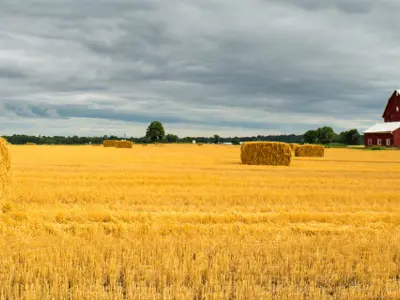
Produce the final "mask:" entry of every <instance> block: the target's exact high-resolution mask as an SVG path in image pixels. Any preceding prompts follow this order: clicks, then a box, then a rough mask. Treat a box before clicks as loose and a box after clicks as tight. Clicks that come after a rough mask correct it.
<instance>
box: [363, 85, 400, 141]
mask: <svg viewBox="0 0 400 300" xmlns="http://www.w3.org/2000/svg"><path fill="white" fill-rule="evenodd" d="M382 118H383V119H384V121H385V122H384V123H380V124H375V125H374V126H372V127H370V128H368V129H367V130H365V131H364V145H365V147H371V146H386V147H400V91H397V90H395V91H394V92H393V94H392V96H391V97H390V98H389V100H388V102H387V104H386V108H385V111H384V112H383V116H382Z"/></svg>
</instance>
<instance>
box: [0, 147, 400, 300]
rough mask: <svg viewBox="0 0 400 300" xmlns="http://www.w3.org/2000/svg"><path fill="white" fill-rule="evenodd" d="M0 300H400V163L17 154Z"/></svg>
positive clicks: (360, 155)
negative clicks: (265, 163) (283, 163)
mask: <svg viewBox="0 0 400 300" xmlns="http://www.w3.org/2000/svg"><path fill="white" fill-rule="evenodd" d="M10 151H11V154H12V173H11V175H12V180H13V191H14V192H13V195H12V198H11V199H8V200H7V201H5V202H3V203H2V204H1V211H0V249H1V251H0V299H397V298H400V230H399V229H400V205H399V204H400V193H399V184H398V182H399V174H400V152H398V151H363V150H350V149H326V152H325V157H324V158H299V157H293V158H292V162H291V166H290V167H287V166H248V165H242V164H240V147H236V146H223V145H204V146H203V147H198V146H196V145H165V146H163V147H159V146H152V145H149V146H147V147H143V146H140V145H134V146H133V148H132V149H116V148H103V147H91V146H37V147H30V146H10Z"/></svg>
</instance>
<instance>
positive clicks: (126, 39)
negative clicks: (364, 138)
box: [0, 0, 400, 135]
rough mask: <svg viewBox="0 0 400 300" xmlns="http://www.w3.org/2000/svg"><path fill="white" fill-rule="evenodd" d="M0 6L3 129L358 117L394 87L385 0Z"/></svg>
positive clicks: (277, 126) (292, 124)
mask: <svg viewBox="0 0 400 300" xmlns="http://www.w3.org/2000/svg"><path fill="white" fill-rule="evenodd" d="M0 4H1V7H2V9H1V10H0V18H1V20H2V21H3V22H2V27H1V29H0V38H1V40H2V44H1V45H0V89H1V91H2V95H1V96H0V103H1V104H2V105H1V106H0V107H1V112H2V117H0V118H2V120H1V119H0V123H2V124H6V123H7V122H11V123H12V124H15V122H16V120H18V122H19V123H18V124H19V125H18V126H17V125H14V126H15V128H16V130H17V129H18V130H21V124H24V122H25V123H26V124H31V123H29V122H31V121H32V122H34V121H35V122H38V123H40V124H46V122H48V124H51V123H52V122H54V120H57V119H58V120H60V122H61V123H62V124H63V126H67V128H65V130H64V131H63V132H71V133H73V132H74V131H75V130H77V128H79V126H80V125H79V124H85V128H86V127H88V126H90V124H95V123H96V124H97V121H98V120H100V119H101V120H102V122H104V123H107V122H109V123H110V124H111V123H112V124H115V122H122V123H121V124H122V125H121V124H120V123H118V126H119V127H118V128H120V127H121V128H122V127H123V126H126V128H132V126H135V128H136V129H135V130H137V131H141V130H142V129H143V127H144V126H145V124H146V123H147V122H149V121H150V120H153V119H160V120H163V121H164V122H165V123H167V124H168V125H170V126H171V128H173V129H174V130H176V131H177V132H178V133H180V134H182V135H183V134H189V133H193V134H205V135H206V134H211V133H213V132H218V131H223V132H229V130H232V134H235V132H242V133H244V132H245V133H249V134H264V133H272V132H302V131H304V130H306V129H308V128H310V127H311V126H322V125H331V126H333V127H335V128H336V129H337V130H342V129H345V128H350V127H357V128H359V129H363V128H365V127H368V126H369V125H370V124H371V123H373V122H376V121H379V120H380V116H381V113H382V110H383V109H384V106H385V104H386V103H385V102H386V100H387V98H388V97H389V96H390V94H391V92H392V91H393V89H395V88H398V87H400V84H398V83H397V78H399V76H400V71H399V70H398V68H397V66H396V63H395V62H396V61H399V59H400V52H399V50H400V49H399V48H400V45H399V42H398V38H397V32H398V31H399V29H400V24H399V23H398V22H396V21H395V18H393V17H389V16H392V15H393V11H394V10H395V9H396V8H399V7H400V4H398V3H397V2H396V1H394V0H382V1H380V2H379V5H378V4H377V3H376V1H372V0H363V1H361V0H348V1H345V0H334V1H325V2H324V1H317V0H298V1H294V0H282V1H272V0H263V1H262V0H250V1H239V0H234V1H228V2H226V1H215V0H205V1H201V2H199V1H194V0H193V1H185V2H182V1H178V0H172V1H161V0H146V1H144V0H137V1H128V0H115V1H111V0H99V1H95V2H94V1H77V0H56V1H50V0H40V1H38V0H35V1H22V2H21V1H18V2H17V1H14V2H10V1H0ZM4 111H6V112H7V113H3V112H4ZM10 120H11V121H10ZM69 120H70V121H71V122H69ZM72 120H73V121H72ZM80 122H81V123H80ZM91 122H92V123H91ZM61 123H60V124H61ZM7 124H8V126H10V125H9V124H10V123H7ZM123 124H125V125H123ZM27 126H30V125H27ZM82 126H83V125H82ZM93 126H94V125H93ZM179 126H180V127H179ZM104 127H107V126H104ZM12 128H13V126H11V127H8V130H9V131H12ZM41 128H44V130H47V131H51V130H53V128H52V127H51V126H48V127H46V126H45V125H43V127H37V130H39V129H40V130H42V129H41ZM189 128H190V129H189ZM28 129H29V128H28ZM54 130H55V129H54ZM57 130H60V128H59V127H57ZM121 130H122V129H121ZM135 130H133V131H134V132H136V131H135ZM45 133H46V132H43V134H45Z"/></svg>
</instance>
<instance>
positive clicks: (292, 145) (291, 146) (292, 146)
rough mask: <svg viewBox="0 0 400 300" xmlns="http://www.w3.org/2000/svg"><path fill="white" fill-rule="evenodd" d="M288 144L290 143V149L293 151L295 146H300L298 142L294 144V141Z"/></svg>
mask: <svg viewBox="0 0 400 300" xmlns="http://www.w3.org/2000/svg"><path fill="white" fill-rule="evenodd" d="M289 145H290V148H291V149H292V151H293V152H294V151H295V150H296V148H297V147H299V146H300V144H296V143H291V144H289Z"/></svg>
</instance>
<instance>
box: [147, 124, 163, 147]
mask: <svg viewBox="0 0 400 300" xmlns="http://www.w3.org/2000/svg"><path fill="white" fill-rule="evenodd" d="M164 136H165V130H164V126H163V125H162V123H161V122H160V121H153V122H151V123H150V125H149V126H148V127H147V130H146V137H147V138H149V139H150V140H151V141H152V142H153V143H154V142H156V141H160V140H162V139H163V138H164Z"/></svg>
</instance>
